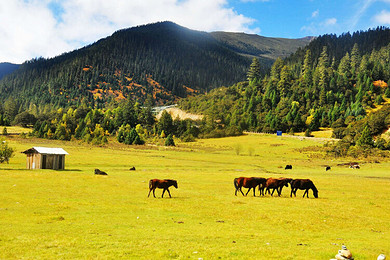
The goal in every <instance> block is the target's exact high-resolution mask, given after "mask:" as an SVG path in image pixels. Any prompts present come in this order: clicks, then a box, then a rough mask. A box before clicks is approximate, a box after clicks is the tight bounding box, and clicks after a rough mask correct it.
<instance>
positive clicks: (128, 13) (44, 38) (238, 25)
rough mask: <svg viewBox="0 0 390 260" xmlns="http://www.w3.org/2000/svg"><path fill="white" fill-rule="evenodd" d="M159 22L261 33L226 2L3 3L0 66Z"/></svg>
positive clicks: (49, 0) (63, 0)
mask: <svg viewBox="0 0 390 260" xmlns="http://www.w3.org/2000/svg"><path fill="white" fill-rule="evenodd" d="M53 6H55V7H56V8H54V9H55V10H61V12H60V13H56V12H53V10H54V9H53ZM158 21H173V22H176V23H178V24H180V25H182V26H185V27H188V28H191V29H195V30H202V31H215V30H224V31H234V32H247V33H258V32H259V31H260V29H258V28H256V29H251V28H250V25H251V24H253V22H254V21H255V20H254V19H252V18H249V17H246V16H244V15H242V14H239V13H237V12H236V11H235V10H234V9H233V8H231V7H229V5H228V2H227V0H131V1H128V0H110V1H107V0H28V1H26V0H12V1H0V36H1V38H0V39H1V40H0V62H3V61H10V62H15V63H21V62H23V61H25V60H28V59H31V58H34V57H37V56H43V57H52V56H55V55H59V54H61V53H63V52H66V51H71V50H73V49H75V48H79V47H82V46H84V45H85V44H88V43H92V42H94V41H97V40H99V39H100V38H102V37H106V36H108V35H110V34H112V33H113V32H114V31H116V30H119V29H123V28H128V27H132V26H136V25H142V24H147V23H154V22H158Z"/></svg>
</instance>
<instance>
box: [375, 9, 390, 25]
mask: <svg viewBox="0 0 390 260" xmlns="http://www.w3.org/2000/svg"><path fill="white" fill-rule="evenodd" d="M374 19H375V21H376V22H377V23H379V24H390V12H388V11H386V10H383V11H382V12H380V13H379V14H377V15H376V16H375V17H374Z"/></svg>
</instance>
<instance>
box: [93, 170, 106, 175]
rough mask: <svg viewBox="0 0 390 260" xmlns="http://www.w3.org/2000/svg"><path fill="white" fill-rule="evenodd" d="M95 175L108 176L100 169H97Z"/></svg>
mask: <svg viewBox="0 0 390 260" xmlns="http://www.w3.org/2000/svg"><path fill="white" fill-rule="evenodd" d="M95 174H96V175H107V173H105V172H103V171H101V170H99V169H95Z"/></svg>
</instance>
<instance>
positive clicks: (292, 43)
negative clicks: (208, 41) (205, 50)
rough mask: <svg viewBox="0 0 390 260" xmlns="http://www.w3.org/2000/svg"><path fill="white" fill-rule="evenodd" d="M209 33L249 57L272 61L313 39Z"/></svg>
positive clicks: (287, 54) (228, 46)
mask: <svg viewBox="0 0 390 260" xmlns="http://www.w3.org/2000/svg"><path fill="white" fill-rule="evenodd" d="M211 35H212V36H213V37H214V38H215V39H216V40H218V41H219V42H221V43H223V44H224V45H225V46H226V47H227V48H229V49H231V50H233V51H235V52H237V53H240V54H242V55H245V56H249V57H251V58H253V57H258V58H260V59H261V60H263V61H264V62H267V61H268V62H270V64H271V65H272V63H273V62H274V61H275V60H276V58H278V57H282V58H285V57H287V56H289V55H290V54H291V53H294V52H295V51H296V50H297V49H298V48H302V47H304V46H306V45H307V44H309V43H310V41H311V40H313V39H314V38H313V37H306V38H301V39H285V38H270V37H264V36H260V35H257V34H245V33H231V32H212V33H211Z"/></svg>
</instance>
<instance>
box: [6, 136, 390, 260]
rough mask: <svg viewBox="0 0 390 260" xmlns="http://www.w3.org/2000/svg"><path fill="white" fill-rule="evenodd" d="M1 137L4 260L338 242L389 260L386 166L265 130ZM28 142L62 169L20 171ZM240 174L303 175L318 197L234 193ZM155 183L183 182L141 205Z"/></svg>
mask: <svg viewBox="0 0 390 260" xmlns="http://www.w3.org/2000/svg"><path fill="white" fill-rule="evenodd" d="M7 141H8V142H9V144H10V146H12V147H14V148H16V153H15V157H14V158H12V159H11V160H10V164H1V165H0V194H1V200H0V259H121V258H122V259H330V258H334V256H335V254H336V253H337V251H338V250H339V249H341V245H343V244H345V245H346V246H347V247H348V248H349V249H350V250H351V252H352V254H353V256H354V257H355V259H376V258H377V256H378V255H379V254H381V253H383V254H385V255H387V256H388V257H390V208H389V205H390V161H381V162H380V163H368V162H364V161H360V162H361V169H360V170H353V169H349V168H348V167H346V166H337V164H339V163H346V162H348V161H349V160H351V159H339V160H331V159H327V160H325V159H323V156H322V154H321V149H318V147H321V146H322V143H321V141H319V140H316V139H310V138H303V139H299V138H289V137H276V136H271V135H262V134H251V135H245V136H241V137H231V138H223V139H207V140H199V141H197V142H194V143H187V144H178V146H177V147H176V148H165V147H157V146H142V147H132V146H125V145H119V144H110V145H108V146H107V147H94V146H90V145H87V144H80V143H76V142H59V141H49V140H42V139H20V138H19V137H7ZM32 146H48V147H62V148H64V149H65V150H66V151H67V152H68V153H69V155H67V157H66V170H63V171H53V170H26V169H25V167H26V156H25V155H24V154H22V153H20V152H21V151H24V150H26V149H28V148H31V147H32ZM286 164H292V165H293V169H292V170H289V171H286V170H284V166H285V165H286ZM325 165H330V166H332V170H331V171H328V172H326V171H325V168H324V166H325ZM131 166H135V167H136V169H137V170H136V171H129V168H130V167H131ZM95 168H99V169H100V170H103V171H105V172H107V173H108V176H95V175H94V173H93V171H94V169H95ZM240 176H248V177H250V176H259V177H282V176H283V177H292V178H310V179H311V180H313V182H314V183H315V185H316V186H317V188H318V190H319V198H318V199H314V198H313V195H312V192H311V191H310V193H309V196H310V198H309V199H307V198H302V195H303V191H298V192H297V197H296V198H290V197H289V195H290V188H285V189H284V190H283V192H282V196H281V197H275V196H274V197H271V196H270V195H266V196H265V197H253V195H252V193H251V194H249V195H248V196H247V197H243V196H242V195H240V196H234V186H233V179H234V178H235V177H240ZM152 178H172V179H177V181H178V185H179V187H178V189H175V188H173V187H172V188H171V189H170V190H171V194H172V198H171V199H170V198H169V197H168V194H166V196H167V198H165V197H164V198H163V199H162V198H161V190H157V191H156V195H157V196H158V198H153V197H150V198H148V197H147V194H148V181H149V179H152Z"/></svg>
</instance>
